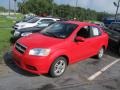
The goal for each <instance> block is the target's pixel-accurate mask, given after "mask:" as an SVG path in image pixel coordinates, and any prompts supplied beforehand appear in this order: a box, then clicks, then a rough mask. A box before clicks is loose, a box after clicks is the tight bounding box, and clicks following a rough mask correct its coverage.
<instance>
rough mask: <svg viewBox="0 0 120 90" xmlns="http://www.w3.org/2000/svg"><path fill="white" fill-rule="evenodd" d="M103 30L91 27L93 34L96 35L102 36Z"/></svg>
mask: <svg viewBox="0 0 120 90" xmlns="http://www.w3.org/2000/svg"><path fill="white" fill-rule="evenodd" d="M100 35H101V32H100V30H99V29H98V28H97V27H93V26H92V27H91V36H92V37H95V36H100Z"/></svg>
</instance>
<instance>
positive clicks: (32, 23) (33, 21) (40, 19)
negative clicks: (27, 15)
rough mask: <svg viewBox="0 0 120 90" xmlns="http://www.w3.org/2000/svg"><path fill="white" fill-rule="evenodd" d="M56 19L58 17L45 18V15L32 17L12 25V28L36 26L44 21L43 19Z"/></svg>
mask: <svg viewBox="0 0 120 90" xmlns="http://www.w3.org/2000/svg"><path fill="white" fill-rule="evenodd" d="M58 20H60V19H58V18H47V17H34V18H33V19H31V20H28V21H27V22H19V23H16V24H15V26H14V30H18V29H23V28H28V27H34V26H36V25H38V24H39V23H41V22H44V21H58Z"/></svg>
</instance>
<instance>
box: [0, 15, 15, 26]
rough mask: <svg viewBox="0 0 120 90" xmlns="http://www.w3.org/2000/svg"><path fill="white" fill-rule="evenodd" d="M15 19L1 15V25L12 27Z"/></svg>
mask: <svg viewBox="0 0 120 90" xmlns="http://www.w3.org/2000/svg"><path fill="white" fill-rule="evenodd" d="M13 21H14V20H12V19H8V18H6V17H5V16H2V17H0V27H4V28H8V27H12V25H13V23H14V22H13Z"/></svg>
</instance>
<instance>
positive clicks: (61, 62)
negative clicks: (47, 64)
mask: <svg viewBox="0 0 120 90" xmlns="http://www.w3.org/2000/svg"><path fill="white" fill-rule="evenodd" d="M66 67H67V60H66V58H64V57H58V58H57V59H56V60H55V61H54V62H53V64H52V65H51V68H50V71H49V75H50V76H51V77H59V76H61V75H62V74H63V73H64V72H65V70H66Z"/></svg>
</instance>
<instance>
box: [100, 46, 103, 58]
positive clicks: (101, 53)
mask: <svg viewBox="0 0 120 90" xmlns="http://www.w3.org/2000/svg"><path fill="white" fill-rule="evenodd" d="M103 53H104V50H103V48H101V49H100V51H99V58H101V57H102V56H103Z"/></svg>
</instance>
